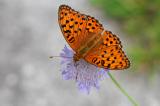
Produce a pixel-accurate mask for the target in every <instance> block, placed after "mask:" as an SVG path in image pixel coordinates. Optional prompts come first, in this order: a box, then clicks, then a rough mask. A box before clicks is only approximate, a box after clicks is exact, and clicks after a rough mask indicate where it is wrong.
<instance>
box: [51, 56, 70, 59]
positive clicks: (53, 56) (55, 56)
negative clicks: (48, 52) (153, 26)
mask: <svg viewBox="0 0 160 106" xmlns="http://www.w3.org/2000/svg"><path fill="white" fill-rule="evenodd" d="M55 57H61V58H73V57H66V56H50V57H49V58H50V59H53V58H55Z"/></svg>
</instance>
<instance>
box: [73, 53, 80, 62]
mask: <svg viewBox="0 0 160 106" xmlns="http://www.w3.org/2000/svg"><path fill="white" fill-rule="evenodd" d="M81 58H82V57H81V56H80V55H78V54H74V56H73V60H74V61H75V62H76V61H79V60H80V59H81Z"/></svg>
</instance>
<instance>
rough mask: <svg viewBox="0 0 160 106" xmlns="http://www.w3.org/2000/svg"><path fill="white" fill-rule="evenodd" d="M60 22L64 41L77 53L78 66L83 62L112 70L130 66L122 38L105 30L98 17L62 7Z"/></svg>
mask: <svg viewBox="0 0 160 106" xmlns="http://www.w3.org/2000/svg"><path fill="white" fill-rule="evenodd" d="M58 21H59V25H60V28H61V31H62V33H63V36H64V38H65V39H66V41H67V42H68V44H69V45H70V46H71V48H72V49H73V50H74V51H75V54H74V61H75V62H76V61H78V60H79V59H81V58H83V59H84V60H86V61H87V62H88V63H91V64H93V65H96V66H98V67H101V68H105V69H111V70H114V69H118V70H119V69H126V68H128V67H129V66H130V61H129V60H128V58H127V57H126V55H125V54H124V52H123V51H122V45H121V41H120V40H119V38H118V37H117V36H116V35H114V34H112V32H110V31H106V30H104V28H103V26H102V24H100V23H99V22H98V20H96V19H95V18H94V17H91V16H89V15H85V14H81V13H79V12H78V11H75V10H74V9H72V8H71V7H69V6H67V5H61V6H60V7H59V11H58Z"/></svg>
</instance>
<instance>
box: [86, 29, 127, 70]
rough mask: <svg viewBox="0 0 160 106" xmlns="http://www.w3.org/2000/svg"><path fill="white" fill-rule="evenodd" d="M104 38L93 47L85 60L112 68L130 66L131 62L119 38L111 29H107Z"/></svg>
mask: <svg viewBox="0 0 160 106" xmlns="http://www.w3.org/2000/svg"><path fill="white" fill-rule="evenodd" d="M102 38H103V43H102V44H100V45H97V46H96V47H94V48H92V49H91V50H90V51H89V52H88V53H87V55H86V56H85V60H86V61H87V62H89V63H91V64H93V65H96V66H98V67H101V68H106V69H110V70H119V69H126V68H128V67H129V66H130V62H129V60H128V58H127V57H126V55H125V54H124V52H123V50H122V48H121V47H122V45H121V42H120V40H119V38H118V37H117V36H116V35H114V34H112V33H111V32H109V31H105V32H104V34H103V35H102ZM106 39H107V40H106Z"/></svg>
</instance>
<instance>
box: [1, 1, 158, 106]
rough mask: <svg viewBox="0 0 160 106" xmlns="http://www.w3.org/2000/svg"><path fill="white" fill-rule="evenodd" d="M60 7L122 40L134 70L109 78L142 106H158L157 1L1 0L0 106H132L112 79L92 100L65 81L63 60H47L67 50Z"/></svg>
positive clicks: (120, 72) (72, 83)
mask: <svg viewBox="0 0 160 106" xmlns="http://www.w3.org/2000/svg"><path fill="white" fill-rule="evenodd" d="M61 4H67V5H69V6H71V7H72V8H74V9H75V10H77V11H80V12H81V13H85V14H88V15H91V16H94V17H95V18H96V19H98V20H99V21H100V22H101V23H102V24H103V26H104V28H105V29H106V30H110V31H112V32H113V33H115V34H116V35H117V36H119V37H120V39H121V41H122V44H123V49H124V51H125V52H126V54H127V55H128V57H129V58H130V60H131V67H130V68H129V69H127V70H125V71H112V72H111V73H112V74H113V75H114V76H115V78H116V79H117V81H118V82H119V83H120V84H121V85H122V87H123V88H124V89H125V90H126V91H127V92H128V93H129V94H130V95H131V96H133V97H134V98H135V99H136V100H137V102H138V103H139V104H140V105H141V106H160V93H159V88H160V83H159V80H160V78H159V76H160V73H159V70H160V66H159V65H160V30H159V25H160V1H159V0H152V1H150V0H141V1H140V0H123V1H120V0H77V1H76V0H0V48H1V50H0V106H64V105H65V106H98V105H99V106H131V104H130V102H129V101H128V100H127V98H126V97H125V96H124V95H123V94H122V93H121V92H120V91H119V90H118V89H117V88H116V87H115V85H114V84H113V83H112V81H111V80H110V79H109V77H108V78H106V79H105V80H103V81H101V82H100V86H101V88H100V90H99V91H96V90H95V89H93V90H92V91H91V93H90V94H89V95H86V94H82V93H81V92H79V91H78V89H77V88H76V85H75V82H74V81H64V80H63V79H62V76H61V72H60V59H59V58H55V59H52V60H51V59H49V56H51V55H59V53H60V52H61V50H62V49H63V47H64V45H65V44H67V43H66V41H65V40H64V38H63V36H62V33H61V31H60V28H59V25H58V18H57V17H58V14H57V11H58V7H59V5H61Z"/></svg>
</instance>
